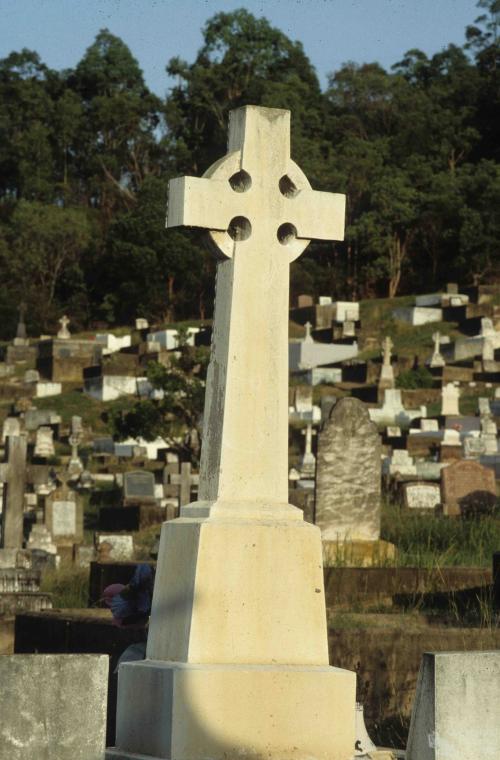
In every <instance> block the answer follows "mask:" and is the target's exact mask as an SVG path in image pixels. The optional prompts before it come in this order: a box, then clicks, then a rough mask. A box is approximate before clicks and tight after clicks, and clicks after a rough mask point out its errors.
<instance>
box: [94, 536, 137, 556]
mask: <svg viewBox="0 0 500 760" xmlns="http://www.w3.org/2000/svg"><path fill="white" fill-rule="evenodd" d="M96 545H97V555H98V558H99V561H100V562H108V561H111V560H113V561H116V562H127V561H128V560H132V559H134V553H135V548H134V537H133V536H132V535H130V534H126V533H98V534H97V535H96Z"/></svg>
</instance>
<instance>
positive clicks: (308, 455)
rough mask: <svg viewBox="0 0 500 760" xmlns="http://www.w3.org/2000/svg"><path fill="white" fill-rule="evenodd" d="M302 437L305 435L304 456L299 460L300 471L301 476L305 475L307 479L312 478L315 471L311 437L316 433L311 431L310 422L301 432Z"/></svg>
mask: <svg viewBox="0 0 500 760" xmlns="http://www.w3.org/2000/svg"><path fill="white" fill-rule="evenodd" d="M301 433H302V435H305V447H304V454H303V456H302V459H301V460H300V471H301V472H302V473H303V474H307V475H308V476H309V477H314V473H315V470H316V457H315V456H314V454H313V452H312V437H313V435H316V431H315V430H313V426H312V424H311V423H310V422H308V423H307V426H306V428H305V430H301Z"/></svg>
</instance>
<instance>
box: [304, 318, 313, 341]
mask: <svg viewBox="0 0 500 760" xmlns="http://www.w3.org/2000/svg"><path fill="white" fill-rule="evenodd" d="M304 327H305V328H306V334H305V336H304V343H313V337H312V335H311V328H312V324H311V323H310V322H306V323H305V325H304Z"/></svg>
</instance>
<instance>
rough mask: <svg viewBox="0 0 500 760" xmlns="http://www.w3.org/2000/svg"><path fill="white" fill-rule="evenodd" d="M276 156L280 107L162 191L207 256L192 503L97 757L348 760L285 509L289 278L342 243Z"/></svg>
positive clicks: (305, 559)
mask: <svg viewBox="0 0 500 760" xmlns="http://www.w3.org/2000/svg"><path fill="white" fill-rule="evenodd" d="M344 203H345V199H344V197H343V196H342V195H334V194H330V193H322V192H315V191H313V190H312V189H311V187H310V185H309V182H308V180H307V179H306V177H305V175H304V174H303V172H302V171H301V170H300V169H299V167H298V166H297V165H296V164H295V163H294V162H293V161H292V160H291V159H290V114H289V112H288V111H282V110H275V109H267V108H257V107H253V106H247V107H245V108H241V109H239V110H237V111H233V112H232V113H231V118H230V125H229V149H228V153H227V155H226V156H225V157H224V158H223V159H221V160H220V161H218V162H217V163H215V164H214V165H213V166H211V167H210V169H208V171H207V172H206V173H205V175H204V176H203V177H202V178H201V179H197V178H194V177H182V178H180V179H175V180H172V181H171V183H170V188H169V208H168V218H167V226H168V227H175V226H181V225H187V226H192V227H202V228H206V229H207V230H209V235H210V238H211V241H212V243H213V244H214V245H215V247H216V249H217V250H218V252H219V258H220V261H219V264H218V271H217V286H216V303H215V317H214V331H213V344H212V356H211V362H210V367H209V371H208V378H207V390H206V399H205V415H204V434H203V447H202V458H201V468H200V482H199V501H196V502H194V503H191V504H189V505H187V506H185V507H183V508H182V509H181V516H180V518H178V519H177V520H172V521H170V522H167V523H164V525H163V528H162V535H161V542H160V549H159V554H158V567H157V574H156V582H155V591H154V598H153V609H152V615H151V621H150V629H149V636H148V645H147V659H146V660H145V661H143V662H135V663H127V664H124V665H122V666H121V668H120V674H119V689H118V692H119V693H118V712H117V740H116V741H117V747H116V748H115V749H112V750H108V753H107V758H108V759H109V760H111V758H123V759H124V758H137V759H139V758H172V760H180V759H181V758H182V759H183V760H184V759H187V758H189V759H190V760H193V759H194V758H200V760H201V758H204V759H206V760H208V759H215V758H217V760H219V759H220V760H222V758H235V757H239V758H245V757H247V758H249V757H252V758H261V757H266V758H278V757H279V758H286V757H290V758H292V757H293V758H296V759H297V760H306V758H307V759H308V760H312V759H313V758H318V759H319V758H321V759H322V760H349V759H350V758H351V756H352V754H353V750H354V738H355V737H354V732H355V674H354V673H352V672H350V671H347V670H341V669H338V668H332V667H329V664H328V641H327V627H326V614H325V612H326V611H325V597H324V588H323V569H322V558H321V538H320V531H319V529H318V528H316V527H315V526H312V525H310V524H308V523H306V522H304V521H303V519H302V512H301V510H299V509H297V508H295V507H293V506H291V505H290V504H288V482H287V479H288V477H287V473H288V466H287V465H288V456H287V455H288V356H287V354H288V289H289V265H290V262H291V261H293V260H294V259H295V258H297V257H298V256H299V255H300V254H301V253H302V252H303V250H304V249H305V248H306V246H307V244H308V243H309V241H310V239H311V238H320V239H324V240H340V239H342V237H343V227H344Z"/></svg>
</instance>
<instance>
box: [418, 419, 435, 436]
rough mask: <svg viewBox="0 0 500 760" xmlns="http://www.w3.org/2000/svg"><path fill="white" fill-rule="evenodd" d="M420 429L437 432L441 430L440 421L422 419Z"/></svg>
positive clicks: (425, 431) (426, 431)
mask: <svg viewBox="0 0 500 760" xmlns="http://www.w3.org/2000/svg"><path fill="white" fill-rule="evenodd" d="M420 430H421V431H422V432H423V433H437V432H438V430H439V423H438V421H437V420H424V419H422V420H420Z"/></svg>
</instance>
